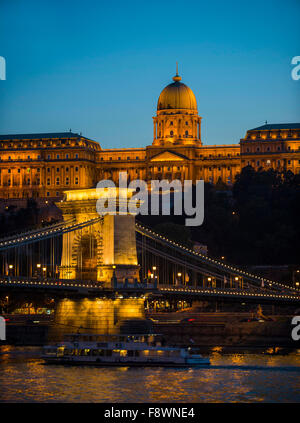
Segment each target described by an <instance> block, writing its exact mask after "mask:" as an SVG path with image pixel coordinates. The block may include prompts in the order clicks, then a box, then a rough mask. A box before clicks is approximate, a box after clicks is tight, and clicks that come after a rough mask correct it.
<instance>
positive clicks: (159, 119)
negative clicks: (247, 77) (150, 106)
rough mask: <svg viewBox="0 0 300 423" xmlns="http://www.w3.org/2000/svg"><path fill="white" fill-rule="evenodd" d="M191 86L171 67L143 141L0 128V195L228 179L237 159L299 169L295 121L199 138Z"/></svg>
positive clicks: (299, 132) (299, 133)
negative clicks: (105, 142) (122, 179)
mask: <svg viewBox="0 0 300 423" xmlns="http://www.w3.org/2000/svg"><path fill="white" fill-rule="evenodd" d="M201 120H202V118H201V117H200V116H199V114H198V108H197V101H196V97H195V95H194V93H193V91H192V90H191V89H190V88H189V87H187V86H186V85H185V84H183V83H182V82H181V77H180V76H179V75H178V74H176V76H175V77H174V78H173V82H172V83H171V84H169V85H168V86H167V87H165V88H164V89H163V91H162V92H161V94H160V96H159V99H158V104H157V111H156V116H154V118H153V142H152V144H151V145H148V146H146V147H145V148H118V149H102V148H101V146H100V144H99V143H98V142H96V141H93V140H91V139H89V138H86V137H84V136H82V135H81V134H76V133H73V132H63V133H41V134H16V135H1V136H0V158H1V160H0V198H3V199H23V198H31V197H33V198H46V199H47V198H61V197H62V195H63V191H65V190H69V189H72V190H74V189H76V190H77V189H78V190H83V189H86V188H93V187H95V186H96V184H97V182H98V181H99V180H102V179H111V180H113V181H114V182H115V183H117V182H118V180H119V172H121V171H127V173H128V175H129V179H130V180H133V179H143V180H146V181H149V180H151V179H169V180H171V179H180V180H181V181H183V180H185V179H191V180H193V181H195V180H197V179H198V180H200V179H203V180H205V181H206V182H210V183H213V184H215V183H217V182H218V181H223V182H224V183H225V184H227V185H231V184H232V183H233V182H234V179H235V176H236V175H237V173H239V172H240V171H241V169H242V168H243V167H244V166H247V165H251V166H252V167H254V168H255V169H259V168H261V167H262V168H264V169H269V168H273V169H279V170H291V171H292V172H293V173H299V171H300V123H286V124H267V123H266V124H265V125H262V126H260V127H257V128H254V129H251V130H248V131H247V133H246V135H245V137H244V138H242V139H241V140H240V144H224V145H203V143H202V140H201Z"/></svg>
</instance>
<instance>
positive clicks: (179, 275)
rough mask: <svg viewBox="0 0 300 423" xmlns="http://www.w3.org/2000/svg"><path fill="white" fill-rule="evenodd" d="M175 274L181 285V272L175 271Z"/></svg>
mask: <svg viewBox="0 0 300 423" xmlns="http://www.w3.org/2000/svg"><path fill="white" fill-rule="evenodd" d="M177 276H178V278H179V285H181V284H182V280H181V273H180V272H178V273H177Z"/></svg>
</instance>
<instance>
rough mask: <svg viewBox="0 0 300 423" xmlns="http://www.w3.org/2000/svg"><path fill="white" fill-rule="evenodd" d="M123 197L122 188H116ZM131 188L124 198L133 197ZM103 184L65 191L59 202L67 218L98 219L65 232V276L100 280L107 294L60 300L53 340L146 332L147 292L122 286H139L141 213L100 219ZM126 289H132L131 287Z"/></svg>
mask: <svg viewBox="0 0 300 423" xmlns="http://www.w3.org/2000/svg"><path fill="white" fill-rule="evenodd" d="M114 189H115V193H116V194H117V199H118V198H119V189H118V188H114ZM129 195H130V194H128V192H127V191H126V197H125V198H124V195H121V196H120V197H122V198H124V200H122V201H126V203H127V200H128V196H129ZM98 198H99V192H97V189H88V190H74V191H65V198H64V200H62V201H61V202H59V203H57V206H58V207H59V208H60V209H61V210H62V213H63V219H64V221H65V222H66V224H67V222H68V221H70V220H71V221H72V222H73V223H80V222H84V221H87V220H91V219H97V221H96V222H95V223H93V224H92V225H91V226H89V227H87V228H84V229H82V230H81V229H80V230H76V231H74V232H68V233H65V234H64V235H63V250H62V259H61V266H60V268H59V270H60V278H62V279H87V280H91V279H92V280H94V281H95V280H96V281H98V282H99V284H101V286H103V288H108V289H104V291H103V293H102V294H101V291H100V292H99V296H97V297H94V298H89V297H86V298H75V297H74V298H62V299H60V300H59V301H58V302H57V305H56V310H55V324H54V325H53V327H52V328H51V330H50V332H49V339H50V340H59V339H62V336H63V334H64V333H74V332H84V333H100V334H101V333H102V334H105V333H106V334H115V333H124V332H126V333H128V331H133V332H136V333H138V332H145V331H146V330H148V326H149V323H148V322H147V321H146V320H145V313H144V301H145V297H144V296H143V295H141V294H139V295H137V294H136V293H135V292H133V294H131V293H130V292H124V290H121V292H120V288H126V286H127V287H128V288H131V287H138V286H137V284H138V282H139V265H138V261H137V251H136V235H135V216H132V215H129V214H127V213H124V212H123V213H122V212H120V211H119V210H120V208H119V203H118V201H117V204H116V205H117V214H115V215H105V216H104V217H102V218H100V216H99V214H98V213H97V210H96V202H97V200H98ZM125 291H126V289H125Z"/></svg>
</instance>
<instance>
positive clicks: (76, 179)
mask: <svg viewBox="0 0 300 423" xmlns="http://www.w3.org/2000/svg"><path fill="white" fill-rule="evenodd" d="M75 185H78V178H77V177H76V178H75Z"/></svg>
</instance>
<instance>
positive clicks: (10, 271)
mask: <svg viewBox="0 0 300 423" xmlns="http://www.w3.org/2000/svg"><path fill="white" fill-rule="evenodd" d="M13 268H14V265H13V264H9V265H8V276H12V272H13Z"/></svg>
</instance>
